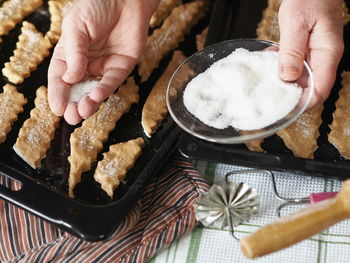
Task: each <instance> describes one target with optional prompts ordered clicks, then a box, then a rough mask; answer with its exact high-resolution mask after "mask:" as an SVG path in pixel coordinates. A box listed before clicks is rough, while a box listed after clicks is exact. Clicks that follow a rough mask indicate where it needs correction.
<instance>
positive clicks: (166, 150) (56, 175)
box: [0, 2, 209, 241]
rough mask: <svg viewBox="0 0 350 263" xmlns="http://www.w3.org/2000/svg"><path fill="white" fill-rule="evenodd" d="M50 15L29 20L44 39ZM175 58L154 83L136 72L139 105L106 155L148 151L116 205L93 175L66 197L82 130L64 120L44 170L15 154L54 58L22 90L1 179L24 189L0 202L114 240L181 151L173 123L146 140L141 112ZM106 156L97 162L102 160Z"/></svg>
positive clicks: (1, 160) (1, 49)
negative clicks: (130, 144) (75, 136)
mask: <svg viewBox="0 0 350 263" xmlns="http://www.w3.org/2000/svg"><path fill="white" fill-rule="evenodd" d="M49 18H50V17H49V13H48V11H47V3H46V2H45V4H44V6H42V7H41V8H39V9H38V10H36V11H35V12H34V13H33V14H31V15H30V16H28V17H27V18H26V19H25V20H27V21H29V22H32V23H33V24H35V25H36V27H37V28H38V30H39V31H41V32H43V33H45V32H46V31H47V30H48V28H49ZM208 23H209V15H208V16H207V17H206V18H204V19H202V20H201V21H200V23H199V24H198V25H197V26H195V27H194V28H193V29H192V31H191V33H190V34H188V35H187V36H186V38H185V40H184V41H183V42H182V43H181V44H180V47H179V49H181V50H182V51H183V52H184V53H185V55H187V56H189V55H190V54H192V53H194V52H195V35H196V34H198V33H200V32H201V31H202V30H203V29H204V28H205V27H206V26H207V25H208ZM20 28H21V23H20V24H19V25H17V26H16V28H14V29H13V30H11V32H10V33H9V35H7V36H4V37H3V42H2V43H1V45H0V64H1V65H3V64H4V63H5V62H7V61H8V60H9V57H10V56H11V55H12V53H13V50H14V49H15V45H16V41H17V39H18V35H19V33H20ZM171 55H172V54H169V55H167V56H166V57H165V58H164V59H163V60H162V61H161V63H160V66H159V67H158V69H156V70H155V71H154V72H153V73H152V75H151V77H150V79H149V81H147V82H145V83H142V84H140V78H139V76H138V75H137V73H136V71H134V72H133V75H134V76H135V79H136V83H137V84H139V88H140V91H139V94H140V101H139V103H138V104H137V105H133V106H132V108H131V109H130V111H129V113H127V114H125V115H124V116H123V117H122V118H121V119H120V121H119V122H118V123H117V126H116V129H115V130H114V131H112V132H111V134H110V136H109V139H108V141H107V142H106V143H105V144H104V148H103V151H102V152H106V151H108V148H109V146H110V145H111V144H115V143H119V142H124V141H127V140H130V139H134V138H137V137H139V136H141V137H143V138H144V139H145V142H146V145H145V147H144V149H143V152H142V154H141V156H140V157H139V158H138V160H137V162H136V164H135V166H134V167H133V168H132V169H131V170H130V171H129V172H128V174H127V176H126V178H125V180H124V183H123V184H121V185H120V187H119V188H118V189H117V190H116V192H115V197H114V199H113V200H111V199H110V198H109V197H108V196H107V195H106V193H104V192H103V191H102V190H101V189H100V186H99V184H97V183H96V182H94V180H93V172H94V169H95V167H96V163H94V164H93V167H92V169H91V170H90V171H89V172H86V173H84V174H83V176H82V182H81V183H79V184H78V185H77V187H76V189H75V195H76V198H75V199H71V198H69V197H68V195H67V189H68V186H67V179H68V173H69V163H68V161H67V157H68V156H69V152H70V148H69V137H70V133H71V132H72V131H73V130H74V129H75V128H76V127H79V125H77V126H74V127H73V126H70V125H68V124H67V123H66V122H65V121H64V120H62V121H61V122H60V126H59V129H58V130H57V132H56V134H55V138H54V140H53V142H52V144H51V147H50V149H49V151H48V152H47V157H46V158H45V159H44V160H43V161H42V166H41V168H39V169H36V170H34V169H32V168H31V167H30V166H28V165H27V164H26V163H25V162H24V161H23V160H22V159H21V158H19V157H18V156H17V155H16V154H15V152H14V151H13V149H12V146H13V144H14V143H15V141H16V138H17V135H18V132H19V129H20V127H21V126H22V124H23V122H24V121H25V120H26V119H27V118H28V117H29V113H30V110H31V109H32V108H33V107H34V99H35V91H36V89H37V88H38V87H39V86H41V85H47V68H48V65H49V61H50V57H48V58H46V59H45V61H44V62H43V63H42V64H41V65H40V66H39V67H38V69H37V70H36V71H34V72H33V73H32V74H31V76H30V77H29V78H27V79H26V80H25V82H24V83H23V84H21V85H18V90H19V91H20V92H22V93H23V94H24V95H25V97H26V98H27V99H28V104H27V105H25V107H24V112H23V113H22V114H20V115H19V119H18V120H17V121H16V122H15V123H14V124H13V127H12V130H11V132H10V133H9V134H8V136H7V139H6V141H5V142H4V143H3V144H0V153H1V155H0V173H1V174H2V176H6V177H8V178H10V179H12V180H15V181H18V182H20V183H21V186H22V187H21V189H20V190H19V191H14V190H13V189H9V188H7V187H5V186H4V185H0V197H1V198H3V199H5V200H7V201H10V202H12V203H14V204H16V205H18V206H19V207H21V208H24V209H26V210H28V211H30V212H32V213H34V214H36V215H39V216H41V217H42V218H44V219H46V220H47V221H49V222H51V223H54V224H56V225H57V226H59V227H61V228H63V229H64V230H66V231H69V232H70V233H72V234H74V235H76V236H79V237H81V238H83V239H86V240H89V241H98V240H102V239H104V238H107V237H108V236H110V235H111V234H112V233H113V232H114V230H115V229H116V228H117V227H118V225H119V223H120V222H121V220H122V219H123V218H124V217H125V215H126V214H127V212H128V211H129V210H130V209H131V208H132V206H133V204H134V202H135V201H136V200H137V199H138V198H139V197H140V195H141V193H142V190H143V188H144V187H145V186H146V185H147V183H148V182H149V181H150V180H151V179H152V178H153V177H155V176H157V173H158V172H159V170H160V169H161V168H162V166H163V164H164V163H165V162H166V161H167V159H168V156H169V155H170V154H171V153H172V152H173V151H174V150H175V149H177V143H178V137H179V136H178V135H179V128H178V127H177V126H176V125H175V123H174V122H173V120H172V119H171V118H170V117H168V118H166V120H165V121H164V122H163V124H162V126H161V127H160V128H159V130H158V131H157V133H156V134H155V135H154V136H152V138H151V139H149V138H147V137H145V136H144V134H143V131H142V126H141V123H140V121H141V112H142V107H143V104H144V102H145V100H146V98H147V95H148V93H149V92H150V90H151V88H152V86H153V85H154V83H155V81H156V80H157V79H158V78H159V76H160V75H161V73H162V71H163V70H164V69H165V67H166V65H167V63H168V62H169V60H170V58H171ZM6 83H7V80H6V78H5V77H1V78H0V86H3V85H5V84H6ZM102 152H101V153H100V154H99V155H98V158H97V159H98V160H101V159H102Z"/></svg>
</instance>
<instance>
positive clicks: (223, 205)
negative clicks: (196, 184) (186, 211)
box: [194, 182, 260, 239]
mask: <svg viewBox="0 0 350 263" xmlns="http://www.w3.org/2000/svg"><path fill="white" fill-rule="evenodd" d="M259 208H260V198H259V196H258V194H257V192H256V190H255V189H254V188H251V187H250V186H248V185H247V184H245V183H239V184H236V183H233V182H226V183H224V184H222V185H213V186H212V187H211V188H210V189H209V191H208V192H204V193H201V194H200V195H199V197H198V199H197V201H196V203H195V205H194V210H195V215H196V219H197V220H198V221H200V222H201V223H202V224H203V225H204V226H211V227H215V228H219V229H226V228H229V229H230V231H231V233H232V235H233V237H234V238H235V239H237V238H236V236H235V235H234V229H233V228H234V227H235V226H238V225H239V224H241V223H242V222H244V221H248V220H249V219H250V217H251V215H253V214H256V213H257V212H258V210H259Z"/></svg>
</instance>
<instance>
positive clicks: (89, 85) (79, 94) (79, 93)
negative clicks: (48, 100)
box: [68, 80, 99, 102]
mask: <svg viewBox="0 0 350 263" xmlns="http://www.w3.org/2000/svg"><path fill="white" fill-rule="evenodd" d="M98 84H99V81H98V80H87V81H83V82H79V83H77V84H74V85H73V86H72V88H71V90H70V94H69V99H68V102H73V101H74V102H79V101H80V100H81V99H82V98H83V97H84V96H85V95H88V94H90V92H91V91H92V90H93V89H94V88H96V87H97V86H98Z"/></svg>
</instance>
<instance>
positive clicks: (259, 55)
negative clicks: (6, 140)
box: [184, 48, 302, 130]
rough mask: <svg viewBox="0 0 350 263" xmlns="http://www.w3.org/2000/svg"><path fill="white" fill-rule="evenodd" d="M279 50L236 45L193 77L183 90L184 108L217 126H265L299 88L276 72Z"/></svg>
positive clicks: (292, 100)
mask: <svg viewBox="0 0 350 263" xmlns="http://www.w3.org/2000/svg"><path fill="white" fill-rule="evenodd" d="M277 56H278V53H277V52H274V51H257V52H249V51H248V50H246V49H242V48H240V49H237V50H236V51H234V52H232V54H230V55H229V56H227V57H225V58H223V59H221V60H219V61H217V62H215V63H214V64H213V65H212V66H211V67H210V68H208V69H207V70H206V71H205V72H203V73H201V74H199V75H198V76H196V77H195V78H193V79H192V80H191V81H190V82H189V83H188V85H187V87H186V89H185V92H184V104H185V106H186V108H187V109H188V110H189V112H191V113H192V114H193V115H194V116H196V117H197V118H198V119H199V120H201V121H202V122H204V123H205V124H207V125H209V126H212V127H214V128H217V129H224V128H227V127H229V126H232V127H234V128H238V129H241V130H254V129H260V128H264V127H266V126H268V125H270V124H272V123H274V122H276V121H278V120H280V119H282V118H283V117H284V116H286V115H287V114H288V113H289V112H290V111H291V110H292V109H293V108H294V107H295V106H296V104H297V103H298V101H299V99H300V97H301V94H302V89H301V87H299V86H298V85H297V84H293V83H288V82H284V81H282V80H281V79H280V78H279V75H278V59H277Z"/></svg>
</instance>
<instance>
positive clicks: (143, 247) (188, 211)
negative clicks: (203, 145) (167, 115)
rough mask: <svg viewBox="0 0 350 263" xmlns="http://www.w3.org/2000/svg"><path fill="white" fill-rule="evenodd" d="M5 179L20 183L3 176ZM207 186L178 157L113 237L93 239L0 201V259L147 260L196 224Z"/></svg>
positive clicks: (27, 260)
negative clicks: (196, 204)
mask: <svg viewBox="0 0 350 263" xmlns="http://www.w3.org/2000/svg"><path fill="white" fill-rule="evenodd" d="M0 183H2V184H5V185H6V186H8V187H12V188H16V184H15V183H14V182H13V181H9V180H8V179H7V178H5V177H3V176H0ZM207 189H208V185H207V183H206V181H205V180H204V179H203V178H202V177H201V176H200V175H199V173H198V172H197V171H196V170H195V169H194V168H193V166H192V165H191V164H190V163H189V162H187V161H186V160H184V159H182V158H181V157H179V156H174V157H173V158H172V159H171V160H170V161H169V162H168V164H167V165H166V167H165V168H164V169H163V171H162V173H161V175H160V176H159V177H156V178H154V179H153V181H152V182H151V183H150V185H148V187H147V188H146V190H145V191H144V193H143V195H142V196H141V197H140V199H139V200H138V201H137V202H136V204H135V205H134V207H133V209H132V210H131V211H130V212H129V214H128V216H127V217H126V218H125V220H124V221H123V223H122V224H120V226H119V227H118V230H117V231H116V232H115V233H114V234H113V235H112V237H111V238H109V239H108V240H105V241H100V242H95V243H93V242H88V241H85V240H82V239H79V238H77V237H75V236H72V235H71V234H69V233H66V232H64V231H62V230H60V229H58V228H57V227H55V226H53V225H51V224H49V223H47V222H45V221H43V220H42V219H40V218H38V217H36V216H34V215H32V214H30V213H28V212H26V211H24V210H22V209H20V208H17V207H16V206H14V205H12V204H10V203H7V202H5V201H3V200H1V201H0V231H1V232H0V262H35V263H37V262H38V263H40V262H60V263H61V262H62V263H63V262H74V263H79V262H81V263H82V262H145V261H147V260H148V259H150V258H151V257H152V256H153V255H154V254H155V253H156V252H157V251H159V250H161V249H162V248H165V247H168V246H169V245H170V244H171V243H172V242H173V241H174V240H176V239H177V238H179V237H181V236H183V235H184V234H185V233H187V232H189V231H190V230H191V229H192V228H193V227H194V226H195V225H196V221H195V217H194V212H193V203H194V201H195V200H196V198H197V196H198V194H199V193H200V192H201V191H206V190H207Z"/></svg>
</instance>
